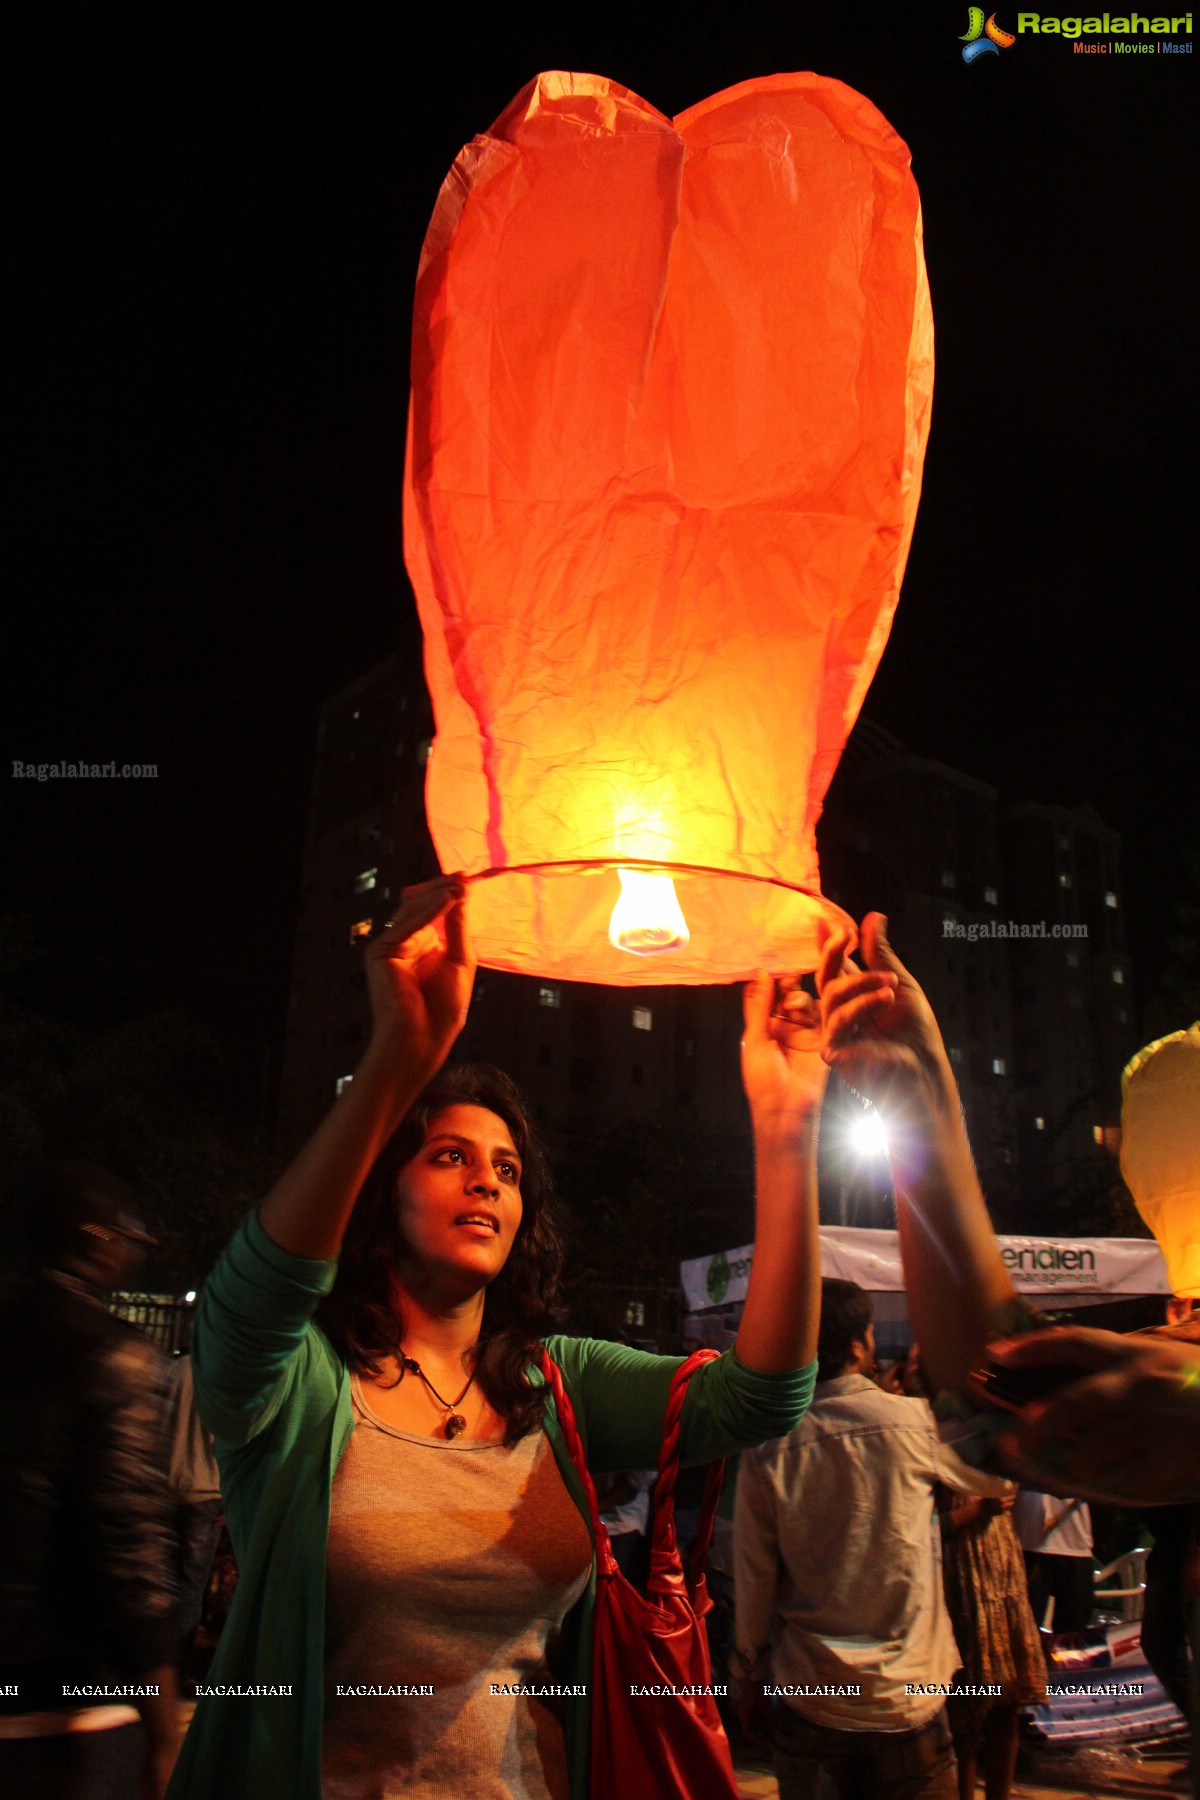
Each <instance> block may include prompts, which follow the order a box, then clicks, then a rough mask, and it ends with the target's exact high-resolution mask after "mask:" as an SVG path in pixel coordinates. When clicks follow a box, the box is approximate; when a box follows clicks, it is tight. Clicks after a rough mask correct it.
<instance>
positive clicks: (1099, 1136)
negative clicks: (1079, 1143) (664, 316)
mask: <svg viewBox="0 0 1200 1800" xmlns="http://www.w3.org/2000/svg"><path fill="white" fill-rule="evenodd" d="M1092 1136H1093V1138H1094V1139H1095V1140H1096V1142H1097V1143H1098V1144H1102V1143H1103V1142H1104V1127H1103V1125H1093V1126H1092Z"/></svg>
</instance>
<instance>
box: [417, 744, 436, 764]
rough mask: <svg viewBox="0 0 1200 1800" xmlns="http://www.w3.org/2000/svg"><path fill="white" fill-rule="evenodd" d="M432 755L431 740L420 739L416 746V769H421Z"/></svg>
mask: <svg viewBox="0 0 1200 1800" xmlns="http://www.w3.org/2000/svg"><path fill="white" fill-rule="evenodd" d="M432 755H433V739H432V738H422V739H421V741H420V743H419V744H418V745H417V767H418V768H421V769H423V768H424V767H425V764H426V763H427V762H428V761H429V759H430V757H431V756H432Z"/></svg>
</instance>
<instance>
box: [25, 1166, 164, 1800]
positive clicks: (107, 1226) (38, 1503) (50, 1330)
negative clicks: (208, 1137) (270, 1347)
mask: <svg viewBox="0 0 1200 1800" xmlns="http://www.w3.org/2000/svg"><path fill="white" fill-rule="evenodd" d="M29 1200H30V1208H29V1218H30V1234H29V1235H30V1248H31V1251H32V1267H31V1269H30V1271H29V1274H28V1278H27V1280H26V1281H25V1283H24V1284H23V1286H22V1287H21V1288H20V1289H19V1291H18V1292H17V1293H16V1294H15V1295H14V1296H13V1297H12V1298H11V1299H9V1300H8V1301H7V1302H6V1304H5V1306H4V1308H3V1311H2V1313H0V1789H2V1790H3V1791H4V1792H6V1793H9V1794H20V1795H22V1796H23V1797H25V1800H36V1797H37V1796H41V1795H43V1794H45V1795H47V1796H50V1795H53V1797H54V1800H76V1797H77V1796H80V1797H81V1796H84V1795H86V1796H87V1800H131V1797H132V1796H136V1795H138V1794H141V1795H142V1796H147V1797H149V1800H157V1797H158V1796H160V1795H161V1794H162V1793H163V1792H164V1790H165V1788H166V1783H167V1780H168V1778H169V1776H170V1769H171V1764H172V1761H173V1758H174V1754H175V1751H176V1749H177V1741H178V1718H177V1715H178V1682H177V1677H176V1672H175V1668H174V1654H175V1609H176V1587H175V1576H174V1567H175V1546H174V1540H173V1533H172V1503H171V1496H170V1490H169V1487H168V1482H167V1448H166V1444H165V1441H164V1436H163V1410H162V1409H163V1388H164V1380H165V1373H166V1370H165V1365H164V1363H163V1359H162V1357H161V1356H160V1355H159V1353H158V1351H157V1350H156V1348H155V1347H154V1345H153V1344H152V1343H150V1341H149V1340H148V1339H147V1338H146V1337H144V1336H143V1335H142V1333H141V1332H139V1331H136V1330H135V1329H134V1328H133V1327H132V1326H131V1325H127V1324H125V1323H124V1322H123V1321H122V1320H120V1319H117V1318H115V1317H113V1315H112V1314H111V1313H110V1312H109V1311H108V1309H107V1307H106V1306H105V1304H104V1296H105V1294H106V1293H107V1292H108V1291H109V1290H110V1289H113V1288H116V1287H119V1286H122V1285H123V1284H124V1283H125V1282H126V1281H127V1279H128V1278H129V1275H130V1274H131V1273H132V1270H133V1268H134V1266H135V1263H136V1262H137V1260H139V1259H140V1256H141V1253H142V1246H143V1245H144V1244H146V1243H148V1242H149V1241H150V1240H149V1239H147V1238H146V1236H145V1234H144V1232H142V1231H140V1230H139V1229H138V1227H137V1224H136V1222H135V1221H134V1220H133V1218H132V1217H131V1215H130V1213H129V1211H128V1209H127V1206H126V1204H125V1198H124V1193H123V1190H122V1188H121V1187H120V1184H119V1183H117V1182H115V1181H114V1179H113V1178H112V1177H111V1176H109V1175H107V1174H106V1173H105V1172H104V1171H102V1170H100V1169H97V1168H94V1167H92V1166H91V1165H88V1164H85V1163H79V1162H65V1163H58V1164H52V1165H47V1166H46V1167H44V1168H43V1169H42V1170H41V1171H40V1173H39V1175H38V1176H37V1178H36V1179H35V1181H34V1182H33V1183H32V1184H31V1190H30V1195H29Z"/></svg>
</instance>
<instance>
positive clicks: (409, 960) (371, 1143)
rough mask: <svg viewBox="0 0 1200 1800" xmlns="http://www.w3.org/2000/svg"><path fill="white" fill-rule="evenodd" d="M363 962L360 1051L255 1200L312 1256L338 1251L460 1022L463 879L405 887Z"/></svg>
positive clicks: (463, 1007)
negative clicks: (366, 1020)
mask: <svg viewBox="0 0 1200 1800" xmlns="http://www.w3.org/2000/svg"><path fill="white" fill-rule="evenodd" d="M439 923H440V926H441V929H440V930H439ZM366 963H367V986H368V989H369V991H370V996H371V1013H372V1020H373V1028H372V1032H371V1041H370V1043H369V1045H368V1046H367V1051H366V1054H365V1055H364V1057H363V1059H362V1061H361V1063H360V1064H359V1066H358V1068H357V1069H356V1070H355V1073H354V1079H353V1081H351V1082H350V1084H349V1086H348V1087H347V1088H346V1089H345V1091H344V1092H343V1093H342V1095H341V1096H340V1098H339V1099H338V1101H337V1104H336V1105H335V1106H334V1108H333V1110H332V1111H331V1112H329V1113H327V1114H326V1116H325V1118H324V1119H323V1120H322V1122H321V1124H320V1126H319V1127H318V1128H317V1130H316V1132H315V1133H314V1135H313V1136H312V1137H311V1138H310V1139H309V1141H308V1143H307V1144H306V1145H305V1146H304V1148H303V1150H301V1152H300V1154H299V1155H298V1156H297V1157H296V1159H295V1161H294V1162H293V1163H292V1164H291V1165H290V1166H289V1167H288V1168H287V1169H286V1170H285V1172H284V1173H283V1175H281V1176H280V1178H279V1180H278V1181H277V1182H276V1184H275V1186H274V1187H273V1188H272V1189H271V1192H270V1193H269V1194H268V1195H267V1197H266V1199H265V1200H264V1201H263V1203H262V1206H261V1208H260V1209H259V1220H260V1223H261V1224H262V1227H263V1230H264V1231H265V1232H266V1234H267V1236H268V1237H269V1238H270V1239H271V1241H272V1242H273V1243H275V1244H277V1245H278V1246H279V1248H280V1249H281V1250H286V1251H287V1252H288V1253H289V1254H290V1255H292V1256H301V1257H308V1258H311V1259H312V1260H314V1261H316V1260H325V1259H328V1258H330V1257H334V1256H336V1255H337V1253H338V1251H339V1249H340V1248H341V1243H342V1237H343V1234H344V1233H345V1230H346V1224H347V1221H348V1220H349V1218H350V1214H351V1212H352V1211H353V1209H354V1202H355V1201H356V1200H357V1198H358V1194H359V1189H360V1188H361V1187H362V1184H363V1182H364V1180H365V1179H366V1176H367V1173H368V1171H369V1170H370V1168H371V1165H372V1163H373V1162H374V1161H375V1158H376V1157H377V1156H378V1154H379V1152H380V1151H381V1150H382V1149H383V1146H384V1145H385V1144H386V1143H387V1141H388V1139H389V1138H390V1137H391V1135H392V1133H393V1131H395V1129H396V1127H397V1125H399V1123H400V1121H401V1119H402V1118H403V1117H404V1115H405V1113H406V1112H407V1111H408V1109H409V1107H410V1106H411V1105H412V1103H413V1101H414V1100H415V1099H416V1098H417V1095H418V1094H419V1093H420V1092H421V1090H422V1088H424V1087H425V1085H426V1084H427V1083H428V1082H429V1081H431V1080H432V1079H433V1077H434V1076H435V1075H436V1074H437V1072H438V1070H439V1069H440V1068H441V1066H442V1064H443V1063H444V1062H445V1060H446V1058H447V1056H448V1055H449V1054H450V1050H451V1047H452V1045H453V1043H454V1040H455V1038H456V1037H457V1036H458V1034H459V1032H460V1031H461V1030H462V1026H463V1021H464V1020H465V1018H466V1016H467V1007H468V1006H469V1004H470V1000H471V984H472V982H473V980H474V977H475V958H474V955H473V953H472V951H471V946H470V940H469V938H468V935H467V928H466V890H465V888H464V886H463V883H462V881H461V880H460V879H459V878H458V877H457V876H453V875H442V876H439V877H438V879H437V880H436V881H427V882H424V883H422V885H421V886H420V887H413V888H406V889H405V891H404V897H403V899H402V900H401V902H400V905H399V906H398V907H397V909H396V914H395V917H394V918H393V919H391V920H390V921H389V922H388V924H387V925H386V926H385V927H384V929H383V931H381V932H380V934H379V936H378V937H377V938H375V939H374V941H373V942H372V943H371V945H370V946H369V948H368V950H367V956H366Z"/></svg>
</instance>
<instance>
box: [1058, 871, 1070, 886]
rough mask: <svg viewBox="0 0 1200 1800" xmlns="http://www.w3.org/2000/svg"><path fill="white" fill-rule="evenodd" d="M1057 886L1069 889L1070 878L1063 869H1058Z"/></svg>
mask: <svg viewBox="0 0 1200 1800" xmlns="http://www.w3.org/2000/svg"><path fill="white" fill-rule="evenodd" d="M1058 885H1059V887H1063V888H1069V887H1070V885H1071V877H1070V876H1069V875H1068V874H1067V871H1066V870H1065V869H1060V870H1059V871H1058Z"/></svg>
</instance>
